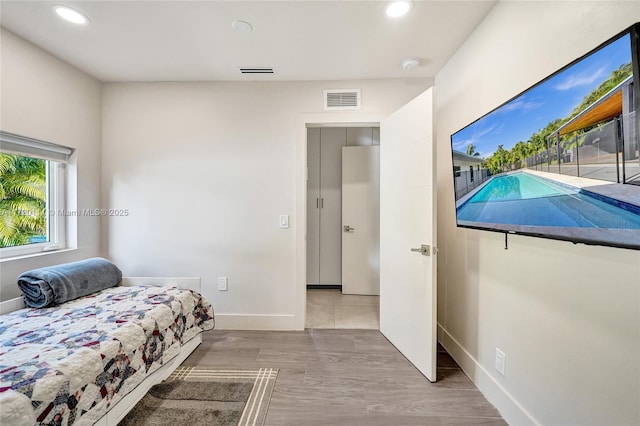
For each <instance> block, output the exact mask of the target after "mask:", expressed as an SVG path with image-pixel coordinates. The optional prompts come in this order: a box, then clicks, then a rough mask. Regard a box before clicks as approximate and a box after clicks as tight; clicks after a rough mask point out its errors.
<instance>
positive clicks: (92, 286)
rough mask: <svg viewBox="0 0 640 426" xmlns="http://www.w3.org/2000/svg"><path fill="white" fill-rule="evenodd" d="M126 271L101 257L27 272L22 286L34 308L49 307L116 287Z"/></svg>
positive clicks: (21, 283)
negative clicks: (123, 271)
mask: <svg viewBox="0 0 640 426" xmlns="http://www.w3.org/2000/svg"><path fill="white" fill-rule="evenodd" d="M121 280H122V271H120V269H118V267H117V266H116V265H114V264H113V263H111V262H110V261H108V260H107V259H103V258H101V257H94V258H91V259H85V260H81V261H79V262H71V263H64V264H61V265H53V266H47V267H44V268H39V269H33V270H31V271H27V272H23V273H22V274H20V276H19V277H18V287H20V290H22V295H23V296H24V301H25V303H26V305H27V306H28V307H30V308H46V307H47V306H51V305H57V304H60V303H64V302H67V301H69V300H73V299H77V298H78V297H82V296H86V295H88V294H92V293H96V292H98V291H100V290H104V289H105V288H109V287H114V286H116V285H118V284H119V283H120V281H121Z"/></svg>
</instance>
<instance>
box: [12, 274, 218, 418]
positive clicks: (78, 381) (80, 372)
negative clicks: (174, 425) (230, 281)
mask: <svg viewBox="0 0 640 426" xmlns="http://www.w3.org/2000/svg"><path fill="white" fill-rule="evenodd" d="M178 287H181V288H178ZM199 290H200V280H199V278H123V279H122V283H121V285H120V286H117V287H111V288H107V289H104V290H101V291H99V292H97V293H93V294H90V295H87V296H84V297H81V298H79V299H76V300H72V301H69V302H66V303H63V304H60V305H56V306H53V307H49V308H43V309H34V308H24V309H18V310H14V309H16V308H20V307H21V306H20V305H21V303H20V299H14V300H11V301H8V302H4V303H3V304H2V306H1V311H13V312H9V313H6V314H4V312H1V311H0V313H3V315H0V407H1V409H0V424H3V425H4V424H7V425H8V424H11V425H15V426H18V425H33V424H39V425H72V424H73V425H88V424H98V425H101V426H104V425H107V426H111V425H116V424H117V423H118V422H119V421H120V420H121V419H122V418H123V417H124V416H125V415H126V413H127V412H128V411H129V410H130V409H131V408H133V406H134V405H135V404H136V403H137V402H138V401H139V400H140V399H141V398H142V397H143V396H144V395H145V394H146V392H147V390H148V389H149V388H150V387H151V386H153V385H154V384H156V383H159V382H160V381H162V380H163V379H165V378H166V377H168V376H169V375H170V374H171V372H173V370H175V368H177V367H178V366H179V365H180V364H181V363H182V361H184V359H186V358H187V357H188V356H189V354H190V353H191V352H193V350H195V348H196V347H197V346H198V345H199V344H200V342H201V341H202V337H201V333H202V332H203V331H204V330H210V329H212V328H213V326H214V316H213V309H212V307H211V305H210V304H209V303H208V301H207V300H206V298H204V297H203V296H202V295H200V294H199V293H198V292H197V291H199Z"/></svg>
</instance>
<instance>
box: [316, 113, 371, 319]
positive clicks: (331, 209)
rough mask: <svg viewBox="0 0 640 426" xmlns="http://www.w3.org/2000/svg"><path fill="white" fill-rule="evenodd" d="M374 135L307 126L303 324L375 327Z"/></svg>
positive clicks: (363, 129)
mask: <svg viewBox="0 0 640 426" xmlns="http://www.w3.org/2000/svg"><path fill="white" fill-rule="evenodd" d="M379 147H380V132H379V127H378V126H377V125H344V124H341V125H308V126H307V150H306V152H307V158H306V165H307V188H306V190H307V197H306V198H307V209H306V210H307V218H306V220H307V224H306V225H307V226H306V229H307V234H306V243H307V247H306V284H307V285H306V321H305V328H340V329H376V330H378V329H379V328H380V296H379V295H380V275H379V213H380V202H379V200H380V188H379V182H380V162H379V156H380V151H379Z"/></svg>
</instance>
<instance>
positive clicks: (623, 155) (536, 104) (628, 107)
mask: <svg viewBox="0 0 640 426" xmlns="http://www.w3.org/2000/svg"><path fill="white" fill-rule="evenodd" d="M639 34H640V23H637V24H635V25H633V26H631V27H630V28H628V29H627V30H625V31H623V32H621V33H620V34H618V35H616V36H615V37H612V38H611V39H609V40H607V41H605V42H604V43H602V44H601V45H600V46H598V47H596V48H595V49H594V50H592V51H591V52H589V53H587V54H586V55H584V56H582V57H580V58H578V59H576V60H575V61H573V62H572V63H570V64H569V65H567V66H565V67H564V68H562V69H560V70H559V71H557V72H555V73H553V74H552V75H550V76H549V77H547V78H545V79H544V80H542V81H540V82H539V83H537V84H535V85H534V86H532V87H531V88H529V89H527V90H525V91H524V92H522V93H520V94H519V95H517V96H515V97H514V98H512V99H511V100H509V101H508V102H506V103H504V104H502V105H500V106H499V107H497V108H496V109H494V110H493V111H491V112H489V113H487V114H486V115H484V116H482V117H480V118H478V119H477V120H476V121H474V122H473V123H471V124H469V125H467V126H465V127H464V128H462V129H461V130H459V131H457V132H456V133H454V134H453V135H452V136H451V147H452V151H451V154H452V158H453V179H454V188H455V203H456V223H457V225H458V226H459V227H464V228H473V229H481V230H489V231H496V232H502V233H505V235H508V234H521V235H529V236H535V237H543V238H552V239H559V240H566V241H572V242H575V243H585V244H595V245H603V246H614V247H623V248H629V249H636V250H640V155H639V151H640V149H639V137H638V136H639V135H640V125H639V119H638V117H637V114H636V111H638V110H640V68H639V55H640V51H639V46H638V45H639V43H638V37H639ZM505 238H506V236H505Z"/></svg>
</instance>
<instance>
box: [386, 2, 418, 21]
mask: <svg viewBox="0 0 640 426" xmlns="http://www.w3.org/2000/svg"><path fill="white" fill-rule="evenodd" d="M412 8H413V2H412V1H410V0H398V1H394V2H392V3H389V4H388V5H387V8H386V9H385V10H384V11H385V13H386V14H387V16H388V17H390V18H399V17H400V16H404V15H406V14H407V13H409V11H410V10H411V9H412Z"/></svg>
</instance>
